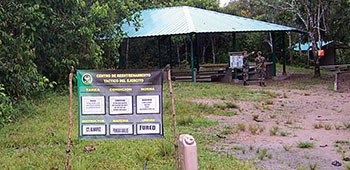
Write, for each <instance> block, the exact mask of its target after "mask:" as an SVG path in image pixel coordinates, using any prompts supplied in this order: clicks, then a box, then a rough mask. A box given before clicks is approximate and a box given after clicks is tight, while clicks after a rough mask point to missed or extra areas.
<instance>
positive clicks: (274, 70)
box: [271, 32, 276, 76]
mask: <svg viewBox="0 0 350 170" xmlns="http://www.w3.org/2000/svg"><path fill="white" fill-rule="evenodd" d="M271 38H272V62H273V66H272V76H276V43H275V39H276V38H275V32H271Z"/></svg>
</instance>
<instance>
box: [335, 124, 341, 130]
mask: <svg viewBox="0 0 350 170" xmlns="http://www.w3.org/2000/svg"><path fill="white" fill-rule="evenodd" d="M341 128H342V126H341V125H337V124H334V129H336V130H340V129H341Z"/></svg>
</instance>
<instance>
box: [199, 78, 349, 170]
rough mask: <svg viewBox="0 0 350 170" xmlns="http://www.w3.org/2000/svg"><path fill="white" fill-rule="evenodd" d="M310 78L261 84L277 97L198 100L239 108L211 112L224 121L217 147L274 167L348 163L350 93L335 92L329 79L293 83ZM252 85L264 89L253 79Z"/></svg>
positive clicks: (328, 167) (311, 166) (304, 166)
mask: <svg viewBox="0 0 350 170" xmlns="http://www.w3.org/2000/svg"><path fill="white" fill-rule="evenodd" d="M308 78H310V77H309V76H308V75H305V76H296V77H294V79H293V77H292V78H291V79H288V80H284V81H278V82H272V81H271V82H267V84H268V85H270V87H267V88H264V89H263V90H265V91H269V92H271V93H278V94H279V97H276V98H273V99H268V100H265V101H255V102H251V101H223V100H217V99H216V100H211V99H199V100H196V101H195V102H197V103H206V104H208V105H213V104H215V103H225V102H233V103H235V104H236V105H238V106H239V108H240V109H239V111H237V113H238V114H237V115H234V116H217V115H210V116H208V118H209V119H212V120H217V121H219V123H220V128H219V129H216V130H217V131H219V132H221V134H218V136H219V137H220V138H222V139H221V140H220V142H218V143H216V144H213V150H215V151H219V152H223V153H225V154H234V155H236V156H237V157H239V158H241V159H243V160H247V159H248V160H254V161H255V162H256V163H257V165H258V166H259V167H261V168H264V169H271V170H272V169H273V170H274V169H276V170H280V169H298V168H299V169H303V168H304V169H312V168H313V167H317V169H346V166H349V167H350V162H349V157H350V93H349V92H343V93H338V92H333V91H331V90H329V84H327V83H326V84H322V83H321V84H315V85H312V86H309V87H308V88H305V87H304V86H303V83H300V84H299V87H298V88H290V87H291V86H294V85H293V83H294V82H295V81H303V80H306V79H308ZM272 85H273V87H271V86H272ZM305 86H306V84H305ZM249 87H250V88H253V89H258V90H261V89H262V88H261V87H259V86H256V85H254V83H252V85H250V86H249ZM288 87H289V88H288ZM209 130H210V129H209ZM211 130H213V129H211ZM336 161H337V162H336ZM332 163H333V164H334V165H332ZM339 163H340V164H341V166H336V165H340V164H339Z"/></svg>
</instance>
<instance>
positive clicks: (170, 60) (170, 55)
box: [168, 36, 173, 69]
mask: <svg viewBox="0 0 350 170" xmlns="http://www.w3.org/2000/svg"><path fill="white" fill-rule="evenodd" d="M168 45H169V47H168V56H169V64H170V69H173V55H172V54H173V52H172V41H171V36H169V44H168Z"/></svg>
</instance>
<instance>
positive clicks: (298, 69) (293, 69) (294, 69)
mask: <svg viewBox="0 0 350 170" xmlns="http://www.w3.org/2000/svg"><path fill="white" fill-rule="evenodd" d="M282 70H283V65H282V64H279V63H277V64H276V71H277V72H282ZM286 71H287V73H288V72H293V73H311V74H313V73H314V69H313V68H305V67H297V66H290V65H287V66H286ZM332 73H334V71H326V70H321V75H327V74H332Z"/></svg>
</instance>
